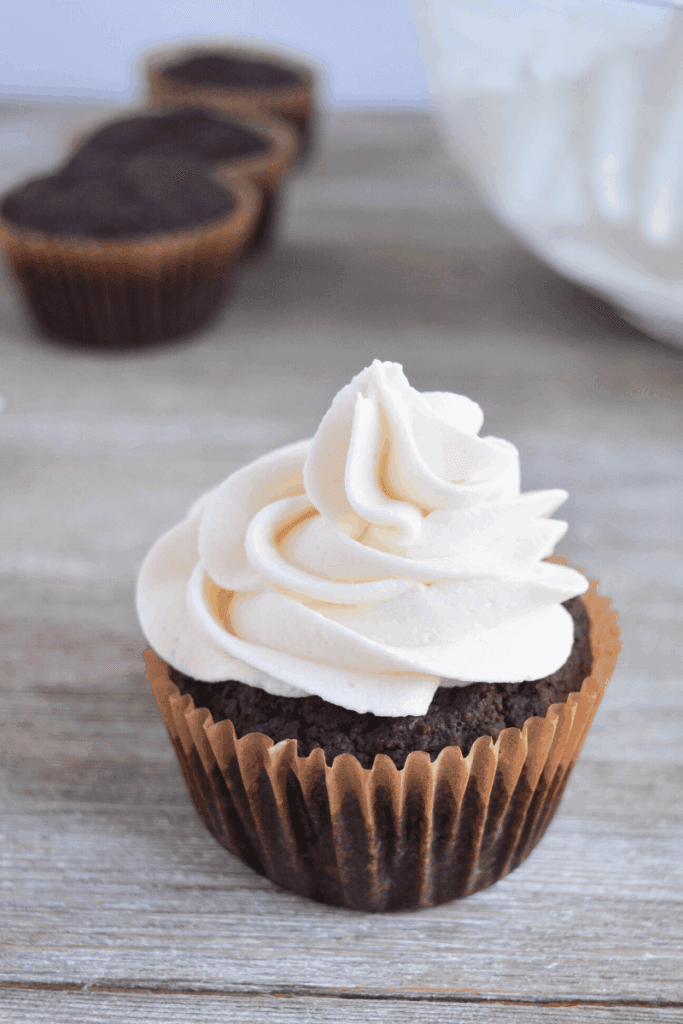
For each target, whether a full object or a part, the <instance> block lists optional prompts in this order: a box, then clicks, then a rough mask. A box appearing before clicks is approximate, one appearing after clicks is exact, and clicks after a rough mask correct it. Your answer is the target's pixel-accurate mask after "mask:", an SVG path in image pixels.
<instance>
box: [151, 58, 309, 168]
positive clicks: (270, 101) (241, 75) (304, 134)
mask: <svg viewBox="0 0 683 1024" xmlns="http://www.w3.org/2000/svg"><path fill="white" fill-rule="evenodd" d="M147 74H148V78H149V89H150V105H151V106H152V107H172V106H188V105H192V106H194V105H195V104H200V105H206V106H208V107H209V108H210V109H214V110H223V111H224V112H226V113H228V114H240V113H241V114H258V113H260V114H267V115H269V116H271V117H276V118H281V119H284V120H285V121H288V122H289V123H290V124H292V125H293V126H294V128H295V129H296V132H297V135H298V138H299V155H300V157H301V159H305V157H306V155H307V154H308V151H309V148H310V139H311V118H312V92H313V74H312V71H311V68H310V67H308V66H304V65H303V64H300V63H299V62H297V61H293V60H289V59H287V58H285V57H282V56H280V55H279V54H277V53H274V52H272V51H267V50H265V51H264V50H259V49H257V48H254V47H253V46H245V45H243V44H241V43H234V44H232V45H225V46H221V45H217V44H216V43H215V42H214V43H212V44H211V43H209V44H204V45H193V46H181V47H170V48H169V47H164V48H163V49H162V51H160V52H159V51H157V52H155V53H154V54H152V55H150V56H149V58H148V62H147Z"/></svg>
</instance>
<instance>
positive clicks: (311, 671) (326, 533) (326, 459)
mask: <svg viewBox="0 0 683 1024" xmlns="http://www.w3.org/2000/svg"><path fill="white" fill-rule="evenodd" d="M482 424H483V413H482V411H481V409H480V407H479V406H478V405H477V404H476V402H473V401H471V400H470V399H469V398H465V397H464V396H462V395H455V394H450V393H446V392H426V393H420V392H418V391H416V390H415V389H413V388H412V387H411V386H410V384H409V383H408V381H407V379H406V377H405V375H404V374H403V370H402V367H401V366H400V365H399V364H398V363H390V362H380V361H378V360H375V361H374V362H373V363H372V365H371V366H370V367H368V368H366V369H365V370H363V371H362V372H361V373H360V374H358V375H357V376H356V377H354V379H353V380H352V381H351V383H350V384H348V385H347V386H346V387H344V388H342V390H341V391H340V392H339V393H338V395H337V396H336V398H335V399H334V401H333V402H332V405H331V407H330V409H329V410H328V412H327V413H326V414H325V416H324V417H323V419H322V422H321V423H320V426H319V428H318V430H317V432H316V434H315V437H314V438H313V439H312V440H306V441H301V442H298V443H297V444H293V445H288V446H286V447H284V448H280V449H278V450H276V451H274V452H272V453H270V454H268V455H266V456H263V457H262V458H260V459H257V460H256V461H255V462H253V463H251V464H250V465H249V466H246V467H245V468H244V469H241V470H238V471H237V472H236V473H233V474H232V475H231V476H230V477H228V479H227V480H226V481H224V483H223V484H221V485H220V486H219V487H218V488H216V489H215V490H214V491H212V492H211V493H210V494H208V495H205V496H204V498H202V499H200V501H198V502H197V503H196V504H195V505H194V506H193V509H192V510H191V511H190V515H189V516H188V518H187V519H186V520H185V522H184V523H181V524H180V525H179V526H178V527H175V529H174V530H171V531H170V532H169V533H168V534H166V535H165V537H162V538H161V540H160V541H158V542H157V544H156V545H155V546H154V547H153V548H152V550H151V551H150V553H149V555H148V556H147V559H146V560H145V563H144V565H143V567H142V570H141V573H140V579H139V584H138V612H139V616H140V621H141V623H142V627H143V630H144V632H145V633H146V635H147V638H148V640H149V642H150V643H151V645H152V646H153V647H154V648H155V650H157V652H158V653H159V654H160V655H161V656H162V657H164V658H165V659H166V660H167V661H169V662H170V663H171V664H173V665H174V666H175V667H176V668H178V669H180V670H181V671H183V672H186V673H187V674H189V675H192V676H195V677H196V678H200V679H204V680H206V681H212V680H220V679H227V678H233V679H238V680H240V681H242V682H246V683H249V684H251V685H255V686H261V687H262V688H264V689H266V690H268V691H270V692H275V693H281V694H283V695H290V696H297V695H304V694H317V695H318V696H320V697H323V698H324V699H325V700H329V701H332V702H333V703H336V704H339V705H341V706H343V707H347V708H351V709H352V710H356V711H373V712H374V713H375V714H378V715H406V714H424V713H425V712H426V711H427V708H428V707H429V703H430V701H431V699H432V697H433V694H434V691H435V690H436V688H437V687H438V686H439V685H466V684H467V683H468V682H474V681H490V682H499V681H500V682H505V681H509V682H517V681H521V680H523V679H538V678H541V677H543V676H545V675H548V674H550V673H551V672H554V671H555V670H556V669H558V668H559V667H560V666H561V665H562V664H563V663H564V661H566V659H567V657H568V655H569V652H570V650H571V646H572V641H573V626H572V620H571V616H570V615H569V613H568V612H567V611H566V609H564V608H563V607H562V605H561V602H562V601H565V600H567V599H568V598H569V597H573V596H575V595H576V594H579V593H583V592H584V591H585V590H586V588H587V582H586V581H585V579H584V578H583V576H581V575H580V574H579V573H577V572H575V571H574V570H573V569H568V568H566V567H564V566H558V565H554V564H549V563H547V562H544V561H542V559H543V558H545V557H546V556H547V555H549V554H551V553H552V551H553V548H554V546H555V544H556V543H557V541H558V540H559V539H560V538H561V537H562V535H563V534H564V532H565V530H566V524H565V523H562V522H558V521H555V520H551V519H549V518H548V517H549V516H550V515H552V513H553V512H554V511H555V509H556V508H558V506H559V505H560V504H561V503H562V502H563V501H564V500H565V499H566V497H567V494H566V492H565V491H561V490H552V491H537V492H530V493H527V494H523V495H522V494H520V474H519V456H518V453H517V449H516V448H515V447H514V445H512V444H510V443H509V442H508V441H503V440H501V439H499V438H495V437H479V436H478V434H479V430H480V429H481V426H482Z"/></svg>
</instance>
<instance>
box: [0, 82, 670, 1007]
mask: <svg viewBox="0 0 683 1024" xmlns="http://www.w3.org/2000/svg"><path fill="white" fill-rule="evenodd" d="M23 106H24V107H28V108H29V109H28V110H24V111H23V112H21V111H19V110H18V107H17V105H16V104H15V105H12V104H6V105H5V106H4V107H0V129H2V128H3V126H4V127H5V128H7V130H8V131H11V132H15V133H16V132H22V131H23V132H24V133H25V135H26V137H27V138H29V142H28V143H27V144H26V145H25V146H24V147H23V148H21V147H20V148H15V149H13V150H11V151H8V154H9V156H8V161H7V163H6V165H5V166H4V168H3V169H2V170H1V171H0V175H2V177H0V181H2V182H5V183H7V182H9V181H10V180H18V178H19V177H20V176H21V175H25V174H29V173H37V171H38V170H40V169H41V168H42V167H43V166H46V164H49V162H50V161H51V160H54V159H56V158H57V154H58V153H59V152H60V151H62V150H60V146H61V147H63V145H64V140H65V139H67V138H68V135H69V125H70V124H75V125H77V124H78V123H79V122H80V121H81V120H82V119H83V117H84V116H85V114H84V111H83V109H82V106H81V105H78V104H75V105H71V106H70V105H68V104H65V105H63V104H60V105H51V104H42V105H41V104H39V103H37V102H34V101H31V102H30V103H28V102H27V103H25V104H24V105H23ZM88 113H89V114H90V115H91V112H88ZM285 200H286V201H285V209H284V219H283V223H282V225H281V234H280V242H279V245H278V246H277V248H276V249H275V250H274V251H273V252H272V254H271V255H270V256H269V257H268V259H267V260H266V261H264V262H263V263H261V264H259V265H256V266H253V267H251V268H250V269H249V271H248V272H247V273H245V274H244V276H243V277H242V279H241V282H240V285H239V288H238V290H237V293H236V295H235V298H234V301H233V303H232V304H231V305H230V306H229V307H228V308H227V309H226V311H225V314H224V315H223V316H222V318H221V319H220V320H219V322H218V323H217V324H215V325H214V326H213V327H212V328H211V329H210V330H207V331H205V332H203V333H202V334H201V335H198V336H197V337H195V338H194V339H192V340H190V341H188V342H186V343H184V344H176V345H173V346H168V347H167V348H164V349H158V350H156V351H155V352H146V353H140V354H138V355H136V356H113V355H106V354H101V355H93V354H85V353H78V352H74V351H70V350H68V349H66V348H60V347H59V346H56V345H52V344H51V343H49V342H47V341H44V340H41V339H40V338H39V337H38V336H37V335H36V333H35V331H34V329H33V327H32V325H31V322H30V320H29V319H28V318H27V317H26V315H25V313H24V311H23V308H22V306H21V303H20V301H19V298H18V296H17V295H16V293H15V291H14V289H13V286H12V284H11V282H10V280H9V279H8V278H7V277H4V278H0V371H1V374H0V392H1V393H2V394H3V395H4V397H5V399H6V408H5V411H4V412H3V413H2V415H0V494H1V497H0V574H1V576H0V686H1V687H2V693H1V696H0V718H1V722H0V800H1V801H2V819H1V821H0V829H1V831H2V840H1V841H0V842H1V847H0V849H1V851H2V854H1V860H0V886H1V888H2V909H1V911H0V913H1V915H2V920H1V921H0V981H3V982H7V983H10V984H12V985H21V984H29V985H40V984H54V985H61V986H76V987H77V988H79V989H80V988H81V987H83V986H86V987H88V986H101V987H102V988H103V989H107V988H112V987H113V988H115V989H126V988H130V989H134V990H135V989H140V988H142V989H148V990H150V991H149V992H147V993H145V992H137V991H136V992H132V993H124V992H108V991H103V992H81V991H75V990H70V989H68V988H65V989H61V990H49V991H48V990H38V989H35V988H34V989H21V990H20V989H15V988H10V989H3V990H0V1021H2V1020H4V1019H7V1020H10V1021H12V1022H14V1021H22V1020H31V1021H41V1020H43V1019H44V1020H46V1021H47V1020H50V1021H60V1020H67V1019H69V1020H73V1019H77V1020H79V1021H81V1020H83V1021H88V1020H92V1021H93V1022H95V1021H97V1022H99V1021H100V1020H102V1021H104V1020H117V1019H120V1020H125V1021H128V1020H131V1021H135V1020H136V1019H141V1018H142V1015H143V1014H144V1016H145V1017H146V1018H147V1019H149V1020H150V1021H154V1020H164V1021H183V1022H186V1021H192V1020H199V1019H202V1020H205V1019H206V1020H211V1019H216V1020H221V1019H230V1020H235V1021H240V1020H246V1019H259V1014H261V1015H262V1016H263V1018H264V1019H268V1020H273V1021H274V1022H276V1021H279V1020H280V1021H289V1020H295V1019H296V1020H301V1019H303V1020H318V1019H320V1020H327V1019H332V1018H333V1017H334V1019H335V1020H337V1019H342V1020H344V1019H348V1020H350V1021H353V1020H378V1021H379V1020H390V1019H391V1020H396V1021H402V1020H404V1019H405V1020H408V1019H410V1020H413V1019H418V1020H422V1019H424V1020H425V1021H432V1020H434V1021H437V1020H449V1021H451V1020H456V1021H460V1020H462V1021H479V1020H482V1021H484V1020H486V1021H492V1022H497V1021H498V1020H510V1021H515V1020H524V1021H529V1022H532V1024H535V1022H536V1021H539V1022H540V1021H543V1022H544V1024H545V1022H553V1024H554V1022H555V1021H570V1022H572V1024H573V1022H574V1021H589V1022H591V1024H592V1021H613V1020H614V1021H636V1022H639V1021H640V1020H643V1021H645V1020H647V1021H650V1020H652V1021H660V1020H661V1021H667V1022H668V1021H673V1020H676V1021H678V1020H683V1009H682V1008H681V1004H682V1003H683V912H682V911H683V906H682V904H683V864H682V860H683V858H682V856H681V850H683V805H682V804H681V800H680V793H681V789H682V786H683V714H682V712H683V687H682V686H681V682H682V680H681V675H682V672H681V658H680V650H681V640H682V639H683V628H682V626H681V620H680V601H681V597H682V596H683V593H682V592H683V572H682V568H681V566H682V564H683V563H682V559H681V555H682V548H683V543H682V537H681V531H680V523H679V517H680V513H679V510H680V508H681V506H682V505H683V484H682V482H681V481H683V455H682V454H681V448H680V436H681V427H682V426H683V423H682V422H681V421H682V420H683V412H682V409H683V402H682V399H683V353H682V352H681V351H676V350H674V349H671V348H667V347H666V346H664V345H662V344H660V343H658V342H655V341H652V340H650V339H648V338H645V337H644V336H643V335H641V334H639V333H638V332H636V331H635V330H634V329H632V328H630V327H628V326H626V325H625V324H624V323H623V322H622V321H620V320H619V318H618V317H617V316H616V315H615V314H614V313H613V312H612V311H611V310H610V309H609V308H608V307H606V306H605V305H603V304H601V303H599V302H597V301H596V300H593V299H591V298H589V297H588V296H586V295H585V294H584V293H582V292H581V291H579V290H578V289H576V288H574V287H573V286H572V285H571V284H569V283H567V282H564V281H562V280H561V279H560V278H558V277H556V276H555V275H554V274H553V273H552V272H551V271H550V270H548V269H547V268H545V267H544V266H543V265H542V264H540V263H539V262H538V261H536V260H535V259H534V257H533V256H531V255H529V254H528V253H527V252H526V251H525V250H523V249H522V248H521V247H520V245H519V244H518V243H517V242H516V241H515V240H514V239H513V238H512V237H511V236H510V235H509V234H508V233H507V232H506V231H505V230H504V229H503V228H502V227H500V226H499V225H498V224H497V223H496V222H495V221H494V220H493V219H492V218H491V217H490V216H489V215H488V213H487V212H486V211H485V210H484V209H483V208H482V206H481V204H480V203H479V201H478V200H477V198H476V196H475V195H474V194H473V192H472V190H471V189H470V188H469V186H468V185H467V183H466V181H465V180H464V179H463V178H461V177H460V176H458V174H457V172H455V171H454V169H453V168H452V167H451V166H450V164H449V162H448V160H447V158H446V157H445V155H444V153H443V151H442V149H441V147H440V145H439V142H438V138H437V136H436V133H435V131H434V129H433V127H432V125H431V122H430V121H429V119H428V117H426V115H418V114H410V113H405V112H404V113H401V112H397V113H393V114H387V113H383V114H382V113H377V114H371V113H366V114H363V113H355V114H342V115H336V116H335V117H334V118H332V117H331V116H330V117H329V118H328V119H327V121H326V122H324V124H323V131H322V138H321V142H320V149H319V154H318V157H317V160H316V161H315V162H314V163H313V164H312V166H311V167H310V168H308V169H307V170H306V172H305V173H302V174H300V175H298V176H297V177H296V178H294V179H293V180H292V181H291V183H290V188H289V190H288V192H287V195H286V197H285ZM375 356H376V357H378V358H384V359H394V360H396V361H399V362H402V363H403V364H404V367H405V370H406V373H407V375H408V378H409V380H410V381H411V383H412V384H413V385H414V386H416V387H417V388H419V389H422V390H434V389H437V388H438V389H443V390H453V391H458V392H461V393H464V394H467V395H470V396H471V397H472V398H474V399H476V400H477V401H479V402H480V403H481V405H482V407H483V409H484V411H485V413H486V425H485V432H488V433H491V434H494V435H497V436H501V437H505V438H508V439H510V440H512V441H513V442H514V443H516V444H517V445H518V447H519V448H520V451H521V457H522V476H523V485H524V488H525V489H527V490H531V489H534V488H539V487H555V486H560V487H565V488H566V489H567V490H568V491H569V493H570V498H569V500H568V501H567V503H566V505H564V506H563V509H562V511H561V513H560V515H561V516H562V517H563V518H566V519H567V521H568V522H569V532H568V534H567V537H566V538H565V540H564V541H563V542H562V544H561V545H560V550H561V552H562V553H564V554H565V555H567V557H568V558H569V560H570V561H571V562H572V563H573V564H577V565H581V566H583V567H584V568H585V569H586V571H587V572H588V573H589V574H590V575H591V576H593V577H595V578H597V579H598V580H599V581H600V584H601V590H602V591H603V592H604V593H606V594H609V595H610V596H611V597H612V598H613V601H614V603H615V606H616V607H617V609H618V610H619V614H620V625H621V628H622V639H623V642H624V649H623V652H622V656H621V659H620V662H619V665H618V669H617V672H616V674H615V677H614V679H613V681H612V683H611V685H610V687H609V689H608V692H607V695H606V697H605V699H604V701H603V703H602V705H601V707H600V709H599V711H598V715H597V717H596V720H595V723H594V725H593V727H592V729H591V731H590V733H589V736H588V739H587V741H586V745H585V747H584V751H583V754H582V755H581V758H580V760H579V763H578V765H577V767H576V768H575V770H574V772H573V774H572V777H571V780H570V783H569V786H568V788H567V791H566V794H565V797H564V799H563V802H562V805H561V807H560V810H559V812H558V814H557V816H556V818H555V819H554V821H553V823H552V825H551V827H550V829H549V831H548V833H547V834H546V836H545V838H544V839H543V841H542V843H541V844H540V845H539V847H538V849H537V850H535V851H534V853H533V854H532V855H531V857H530V858H529V860H528V861H527V862H526V863H525V864H523V865H522V866H521V867H520V868H519V869H518V870H517V871H515V872H514V873H513V874H512V875H510V876H509V877H508V878H506V879H504V880H503V881H501V882H499V883H498V884H497V885H495V886H494V887H493V888H491V889H490V890H487V891H485V892H482V893H478V894H476V895H475V896H473V897H470V898H469V899H467V900H465V901H462V902H459V903H454V904H450V905H448V906H445V907H438V908H434V909H432V910H428V911H421V912H418V913H415V914H386V915H375V916H364V915H362V914H356V913H353V912H349V911H340V910H335V909H333V908H328V907H324V906H319V905H316V904H313V903H308V902H307V901H304V900H301V899H299V898H297V897H295V896H293V895H291V894H289V893H286V892H283V891H280V890H277V889H275V888H274V887H273V886H272V885H271V884H270V883H268V882H267V881H266V880H265V879H263V878H261V877H260V876H258V875H255V874H254V873H252V872H251V871H250V870H249V869H248V868H246V867H245V866H244V865H242V864H241V863H240V862H238V861H236V860H235V859H234V858H232V857H231V856H230V855H229V854H227V853H226V852H225V851H224V850H222V849H221V848H220V847H219V846H218V844H217V843H216V842H215V841H214V840H213V839H212V838H211V837H210V836H209V835H208V833H207V832H206V831H205V830H204V827H203V825H202V824H201V822H200V821H199V819H198V818H197V816H196V814H195V812H194V809H193V808H192V806H191V804H190V802H189V799H188V797H187V794H186V791H185V789H184V783H183V780H182V777H181V775H180V771H179V769H178V767H177V764H176V761H175V757H174V755H173V752H172V750H171V748H170V744H169V743H168V738H167V735H166V733H165V730H164V727H163V724H162V723H161V720H160V718H159V716H158V713H157V711H156V708H155V706H154V702H153V699H152V695H151V692H150V690H149V687H148V684H147V683H146V681H145V678H144V672H143V663H142V651H143V650H144V647H145V642H144V640H143V638H142V637H141V635H140V632H139V629H138V626H137V623H136V619H135V614H134V608H133V594H134V579H135V574H136V572H137V569H138V567H139V564H140V561H141V559H142V557H143V555H144V553H145V552H146V550H147V548H148V547H149V545H150V544H151V542H152V541H153V540H154V539H155V538H156V537H157V536H158V535H159V534H160V533H161V532H162V531H164V530H166V529H167V528H169V527H170V526H171V525H173V524H174V523H176V522H177V521H178V520H179V519H180V518H181V517H182V516H183V515H184V514H185V512H186V510H187V508H188V507H189V505H190V504H191V502H192V501H193V500H194V499H195V498H196V497H197V496H198V494H200V493H201V492H202V491H203V490H207V489H208V488H210V487H212V486H213V485H214V484H216V483H217V482H219V481H220V480H222V479H223V478H224V477H225V476H226V475H227V474H228V473H230V472H231V471H232V470H234V469H236V468H238V467H239V466H240V465H243V464H244V463H245V462H247V461H248V460H250V459H252V458H254V457H256V456H257V455H260V454H262V453H263V452H265V451H267V450H269V449H271V448H273V447H275V446H277V445H281V444H285V443H287V442H289V441H294V440H297V439H299V438H301V437H306V436H310V435H311V434H312V433H313V431H314V430H315V427H316V426H317V423H318V422H319V419H320V417H321V415H322V414H323V413H324V412H325V410H326V409H327V407H328V405H329V402H330V400H331V398H332V397H333V395H334V393H335V392H336V391H337V390H338V389H339V388H340V387H341V386H343V385H344V384H345V383H347V382H348V380H350V379H351V377H352V376H353V375H354V374H355V373H357V372H358V371H359V370H360V369H362V367H363V366H365V365H367V364H368V363H369V362H370V361H371V360H372V358H374V357H375ZM152 990H156V991H155V992H153V991H152ZM189 992H201V993H206V994H201V995H190V994H183V993H189ZM211 993H213V994H211ZM219 993H224V994H219ZM349 994H350V995H353V996H354V998H353V999H348V998H343V999H341V998H339V997H340V996H342V995H343V996H348V995H349ZM285 997H290V998H285ZM434 999H437V1000H446V1001H449V1005H447V1006H445V1005H444V1003H443V1002H430V1000H434ZM453 1000H454V1001H456V1002H457V1007H454V1006H452V1005H450V1001H453ZM510 1000H511V1001H512V1002H513V1003H518V1004H519V1005H509V1004H508V1003H507V1002H506V1001H510ZM407 1001H410V1002H407ZM480 1001H485V1003H486V1005H483V1004H482V1002H480ZM558 1001H559V1002H564V1003H566V1004H570V1003H572V1002H575V1001H578V1002H579V1003H581V1004H582V1005H581V1006H570V1005H564V1006H550V1005H542V1004H543V1003H549V1002H552V1003H554V1002H558ZM418 1004H419V1009H418V1008H417V1006H418ZM529 1004H531V1005H529ZM598 1004H599V1005H598ZM611 1004H613V1005H611ZM619 1004H621V1005H619ZM626 1004H636V1005H634V1006H631V1005H626ZM667 1004H668V1005H667ZM225 1007H229V1011H226V1010H225ZM254 1008H257V1009H254ZM3 1013H4V1014H5V1017H4V1018H3V1016H2V1014H3ZM41 1014H42V1017H41ZM221 1014H222V1015H223V1016H221ZM250 1014H251V1016H250ZM266 1014H267V1017H266ZM88 1015H90V1016H88ZM155 1015H156V1016H155Z"/></svg>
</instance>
